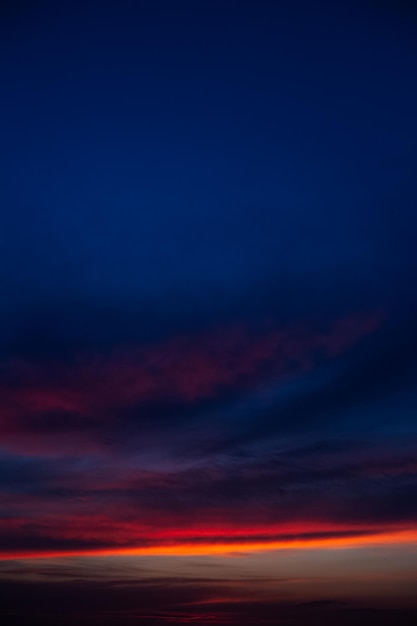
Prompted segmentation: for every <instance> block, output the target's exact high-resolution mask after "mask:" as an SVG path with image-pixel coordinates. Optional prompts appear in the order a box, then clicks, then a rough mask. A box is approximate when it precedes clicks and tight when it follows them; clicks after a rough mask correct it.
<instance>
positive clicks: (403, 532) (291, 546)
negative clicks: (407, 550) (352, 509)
mask: <svg viewBox="0 0 417 626" xmlns="http://www.w3.org/2000/svg"><path fill="white" fill-rule="evenodd" d="M406 543H411V544H412V543H417V529H400V530H393V531H387V532H381V533H376V534H374V535H364V536H362V537H338V538H334V537H329V538H320V539H301V540H300V539H288V540H280V541H261V542H253V543H244V542H242V543H233V544H232V543H222V544H217V543H216V544H210V543H203V544H186V543H184V544H177V545H171V546H170V545H168V546H147V547H141V548H109V549H106V550H80V551H74V552H25V553H7V552H2V553H0V560H1V561H10V560H15V559H42V558H45V559H52V558H64V557H71V558H73V557H102V556H231V555H234V554H237V553H241V552H245V553H247V552H267V551H273V550H306V549H344V548H352V547H363V546H369V545H398V544H406Z"/></svg>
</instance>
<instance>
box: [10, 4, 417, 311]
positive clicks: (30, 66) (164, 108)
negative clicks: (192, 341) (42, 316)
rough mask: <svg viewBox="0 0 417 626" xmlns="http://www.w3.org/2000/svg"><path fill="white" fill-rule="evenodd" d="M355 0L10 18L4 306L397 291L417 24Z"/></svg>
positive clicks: (412, 131)
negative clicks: (274, 293)
mask: <svg viewBox="0 0 417 626" xmlns="http://www.w3.org/2000/svg"><path fill="white" fill-rule="evenodd" d="M349 5H350V6H347V5H346V4H345V3H337V6H335V5H334V3H330V2H329V3H326V2H321V3H319V4H318V5H316V4H314V5H312V4H311V3H308V2H295V3H293V2H291V3H286V2H284V3H275V2H245V1H242V2H233V1H226V2H221V3H220V2H205V1H201V2H198V3H196V2H175V3H174V2H140V3H137V2H120V3H113V2H108V3H94V2H87V3H77V2H75V3H71V7H69V6H65V5H64V6H59V7H57V6H51V4H50V3H40V6H36V7H35V6H33V5H28V6H25V5H24V4H23V5H22V6H21V7H20V9H19V8H16V10H15V11H14V12H13V10H12V11H11V12H9V14H7V13H6V15H5V17H4V19H3V25H2V43H1V53H2V58H3V60H4V62H3V64H2V67H1V84H2V88H3V93H4V96H5V97H3V98H2V104H1V108H2V116H1V119H2V122H1V123H2V130H1V133H2V145H3V149H2V161H3V163H2V179H3V180H2V204H3V206H4V217H5V224H4V228H2V233H1V236H2V242H1V253H2V283H3V284H4V285H5V290H6V293H7V296H6V298H5V299H6V300H7V304H6V307H7V308H10V309H11V310H13V312H14V313H15V312H16V308H17V309H21V307H23V306H24V307H25V308H27V307H29V309H30V307H31V306H43V305H44V304H45V303H48V306H58V304H57V303H58V302H60V301H62V300H76V301H78V302H81V301H83V302H84V304H83V306H86V301H87V300H88V301H89V300H91V301H96V302H99V301H102V302H103V303H105V305H106V306H110V307H115V308H118V307H122V306H123V303H125V302H129V306H132V305H133V304H132V303H135V305H134V306H136V307H137V306H138V302H139V301H149V300H151V301H154V300H158V301H160V299H161V297H163V298H168V299H172V298H173V297H175V298H176V299H177V301H178V299H180V300H181V301H182V302H184V306H186V302H189V303H194V304H193V306H195V305H196V304H197V305H198V306H199V307H202V308H205V307H206V306H207V305H208V303H210V306H213V304H214V302H215V301H216V299H217V300H218V305H219V306H221V304H222V302H223V303H224V300H225V299H226V300H227V301H228V305H229V304H230V302H229V301H230V300H233V299H235V298H237V297H238V298H241V297H246V296H247V295H248V293H249V292H251V291H252V290H261V292H265V291H269V290H271V289H273V290H282V292H283V294H284V298H285V299H287V298H290V300H295V299H297V300H300V299H302V296H301V295H300V291H302V290H303V285H302V283H303V282H305V283H306V285H305V287H304V288H305V289H307V290H308V285H310V286H311V285H314V286H315V288H316V289H318V290H319V293H320V296H321V298H322V297H323V295H324V293H326V292H328V290H330V289H331V290H336V291H337V292H340V291H342V292H343V291H344V290H346V291H349V290H351V289H353V288H354V289H355V290H357V289H362V291H365V292H369V290H371V291H372V292H374V295H375V297H376V298H380V297H382V294H381V292H382V293H383V294H384V296H385V298H386V297H387V294H386V291H387V287H388V289H390V288H393V284H392V283H393V282H398V281H401V280H402V274H403V273H404V271H405V267H404V265H405V264H406V263H408V262H409V258H408V256H409V255H413V263H414V261H415V257H414V252H413V249H411V248H413V245H412V241H410V240H407V241H406V242H405V244H406V247H408V249H404V241H403V238H404V235H405V237H406V238H407V237H408V236H409V235H408V233H409V232H410V228H413V227H415V225H416V224H415V219H414V217H413V216H412V215H411V214H408V215H405V213H406V212H407V211H408V210H409V208H410V207H409V206H407V202H408V203H409V204H410V203H412V202H413V201H414V200H415V188H414V186H413V183H412V180H413V174H414V168H415V163H416V157H415V146H416V139H417V123H416V116H415V110H416V108H417V89H416V86H415V84H416V81H415V60H416V48H417V44H416V41H415V37H414V29H413V26H414V25H415V22H412V21H411V19H410V16H411V17H412V13H411V12H407V11H404V7H403V11H401V10H396V9H395V8H394V7H392V10H390V8H389V6H385V8H381V7H380V8H379V9H377V8H375V7H372V5H367V4H366V3H365V4H364V5H362V6H356V5H355V4H353V6H352V4H351V3H349ZM17 6H19V4H18V5H17ZM407 17H408V21H407ZM404 196H405V202H406V204H405V205H404ZM410 220H411V221H410ZM392 222H393V224H392ZM387 281H388V286H387ZM341 283H343V286H341ZM294 292H297V294H296V295H295V294H294ZM384 292H385V293H384ZM368 295H369V294H368ZM336 297H340V294H339V293H338V294H336ZM308 299H309V300H311V294H309V296H308ZM326 299H328V298H326ZM23 302H24V304H23ZM158 306H161V305H158ZM164 306H166V304H165V305H164ZM176 306H177V307H178V306H180V307H181V305H178V304H177V305H176Z"/></svg>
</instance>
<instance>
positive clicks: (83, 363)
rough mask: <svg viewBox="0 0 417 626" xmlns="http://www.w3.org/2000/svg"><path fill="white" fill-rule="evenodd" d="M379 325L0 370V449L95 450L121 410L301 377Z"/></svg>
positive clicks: (195, 340)
mask: <svg viewBox="0 0 417 626" xmlns="http://www.w3.org/2000/svg"><path fill="white" fill-rule="evenodd" d="M378 325H379V319H378V317H377V316H375V315H371V316H369V315H368V316H366V315H362V316H360V315H357V316H350V317H347V318H344V319H341V320H338V321H336V322H334V323H333V324H331V325H329V326H328V327H327V329H326V330H325V331H323V330H317V329H314V327H313V326H312V325H311V326H310V327H307V326H306V325H304V326H301V325H299V326H296V327H294V326H292V327H288V328H283V329H276V328H275V329H274V328H272V329H271V328H270V329H269V330H262V329H261V330H259V329H258V330H250V329H249V328H248V327H244V326H241V327H235V328H232V329H223V330H214V331H212V332H206V333H205V334H200V335H199V334H190V335H183V336H179V337H174V338H172V339H169V340H167V341H165V342H163V343H160V344H154V345H150V346H149V345H148V346H135V347H131V348H129V349H117V350H116V349H115V350H113V351H112V352H111V353H108V354H105V355H103V354H101V355H82V356H81V355H75V356H74V358H73V361H72V363H71V364H70V365H69V364H68V363H67V364H64V363H62V362H59V361H57V362H54V363H51V362H49V363H47V364H40V363H36V362H30V363H29V362H25V363H22V362H19V363H16V362H14V363H5V364H3V371H7V372H8V381H9V382H8V384H3V387H2V388H1V389H0V400H1V413H0V437H1V442H2V445H3V447H9V448H11V449H14V450H19V449H21V450H23V451H28V450H30V451H31V452H39V451H40V452H41V453H42V452H46V450H47V449H48V448H55V449H56V450H61V451H64V450H67V451H68V452H70V453H74V452H75V451H76V450H77V449H79V450H80V451H82V450H86V449H89V450H94V449H97V448H100V445H101V444H100V437H97V432H99V431H102V429H103V428H104V429H106V428H108V427H110V426H111V424H112V423H114V422H115V420H116V421H117V420H118V419H120V411H124V410H127V409H128V408H129V407H135V408H139V409H140V407H143V408H144V410H147V409H149V407H152V406H153V405H157V406H161V404H162V405H164V403H167V404H170V405H173V404H174V405H175V404H177V405H179V406H181V405H182V406H184V407H186V406H192V405H193V404H198V403H199V402H204V401H207V400H208V399H210V398H216V397H217V396H219V395H221V394H223V393H229V392H237V391H244V390H250V389H253V388H255V387H256V386H258V385H259V384H261V383H262V382H263V381H267V380H271V379H274V378H277V377H278V378H279V377H283V376H287V375H289V374H294V373H297V372H298V373H299V372H301V371H304V370H305V369H308V368H310V367H312V365H313V363H314V361H315V360H316V359H317V358H320V355H321V358H331V357H334V356H335V355H337V354H339V353H340V352H342V351H343V350H346V349H348V348H349V347H351V346H352V345H354V344H355V343H356V342H357V341H358V340H359V339H360V338H361V337H362V336H364V335H366V334H368V333H370V332H373V331H374V330H375V329H376V328H377V327H378ZM92 433H94V435H92ZM103 434H104V433H103Z"/></svg>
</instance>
